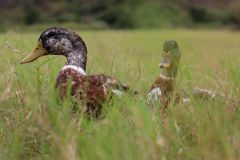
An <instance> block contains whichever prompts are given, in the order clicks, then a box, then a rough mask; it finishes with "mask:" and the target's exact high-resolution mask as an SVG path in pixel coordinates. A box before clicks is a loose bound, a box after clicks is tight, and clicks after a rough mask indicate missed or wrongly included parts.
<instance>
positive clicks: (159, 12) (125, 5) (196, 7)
mask: <svg viewBox="0 0 240 160" xmlns="http://www.w3.org/2000/svg"><path fill="white" fill-rule="evenodd" d="M68 22H73V23H82V24H91V25H95V26H96V28H105V27H108V28H164V27H165V28H166V27H181V26H182V27H195V26H200V25H209V26H213V27H214V26H217V27H222V26H225V25H232V26H236V27H237V28H240V1H239V0H0V29H3V28H4V27H6V26H12V25H32V24H59V23H68Z"/></svg>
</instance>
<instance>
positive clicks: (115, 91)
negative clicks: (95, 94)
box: [112, 89, 122, 98]
mask: <svg viewBox="0 0 240 160" xmlns="http://www.w3.org/2000/svg"><path fill="white" fill-rule="evenodd" d="M112 92H113V93H115V94H116V95H117V96H118V97H119V98H121V96H122V92H121V91H119V90H114V89H113V90H112Z"/></svg>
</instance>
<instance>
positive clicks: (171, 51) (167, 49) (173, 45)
mask: <svg viewBox="0 0 240 160" xmlns="http://www.w3.org/2000/svg"><path fill="white" fill-rule="evenodd" d="M162 58H163V59H162V62H161V63H160V64H159V65H158V67H160V68H166V69H165V71H164V74H165V75H166V76H170V77H172V76H173V77H176V76H177V67H178V65H179V63H180V58H181V52H180V49H179V48H178V44H177V42H176V41H174V40H171V41H165V42H164V43H163V51H162ZM170 74H171V75H170Z"/></svg>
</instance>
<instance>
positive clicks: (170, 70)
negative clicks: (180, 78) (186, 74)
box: [161, 62, 179, 80]
mask: <svg viewBox="0 0 240 160" xmlns="http://www.w3.org/2000/svg"><path fill="white" fill-rule="evenodd" d="M178 64H179V63H178ZM177 71H178V66H177V64H176V63H175V62H172V63H171V65H170V66H169V67H167V68H163V70H162V73H161V76H162V77H163V78H164V77H165V78H166V79H174V80H175V79H176V77H177Z"/></svg>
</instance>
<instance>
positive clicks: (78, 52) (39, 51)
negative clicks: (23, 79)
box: [20, 27, 129, 117]
mask: <svg viewBox="0 0 240 160" xmlns="http://www.w3.org/2000/svg"><path fill="white" fill-rule="evenodd" d="M46 55H62V56H65V57H66V59H67V62H66V64H65V66H64V67H63V68H62V69H61V71H60V73H59V75H58V77H57V79H56V83H55V90H58V92H59V96H60V100H62V99H64V98H65V97H66V96H67V88H68V85H69V84H70V85H71V86H70V87H71V89H70V95H71V98H73V97H74V98H75V99H77V100H80V101H81V102H82V104H83V105H84V108H85V109H84V110H85V111H84V112H87V113H91V114H95V115H96V117H98V116H99V115H100V113H101V108H102V104H103V103H105V102H107V101H108V99H111V98H112V97H113V96H114V95H117V96H121V94H122V91H125V92H127V91H128V90H129V86H128V85H126V84H124V83H122V82H121V81H119V80H118V79H116V78H114V77H110V76H107V75H104V74H89V75H87V74H86V65H87V47H86V45H85V42H84V41H83V40H82V38H81V37H80V36H79V35H78V34H76V33H75V32H74V31H71V30H68V29H66V28H62V27H52V28H49V29H47V30H45V31H44V32H42V34H41V35H40V37H39V39H38V43H37V46H36V47H35V49H34V50H33V52H32V53H30V54H29V55H28V56H26V57H25V58H24V59H23V60H21V61H20V64H26V63H30V62H33V61H35V60H36V59H38V58H40V57H42V56H46ZM109 97H110V98H109Z"/></svg>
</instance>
